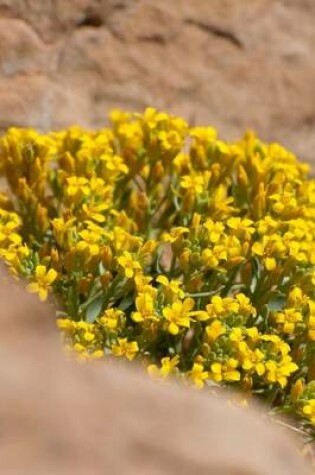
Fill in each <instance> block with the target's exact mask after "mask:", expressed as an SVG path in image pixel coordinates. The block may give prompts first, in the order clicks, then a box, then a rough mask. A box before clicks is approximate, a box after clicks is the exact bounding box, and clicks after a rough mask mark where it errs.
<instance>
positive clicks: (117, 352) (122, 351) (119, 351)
mask: <svg viewBox="0 0 315 475" xmlns="http://www.w3.org/2000/svg"><path fill="white" fill-rule="evenodd" d="M138 352H139V346H138V343H137V342H136V341H128V340H127V338H118V342H117V343H116V344H114V345H113V346H112V354H113V355H114V356H125V357H126V358H127V359H128V360H129V361H131V360H133V359H134V357H135V356H136V354H137V353H138Z"/></svg>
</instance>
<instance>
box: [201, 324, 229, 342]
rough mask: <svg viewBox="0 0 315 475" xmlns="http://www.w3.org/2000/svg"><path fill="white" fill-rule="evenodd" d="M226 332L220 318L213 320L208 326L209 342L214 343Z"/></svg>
mask: <svg viewBox="0 0 315 475" xmlns="http://www.w3.org/2000/svg"><path fill="white" fill-rule="evenodd" d="M225 333H226V328H225V326H224V325H223V324H222V322H221V321H220V320H213V322H211V324H210V325H208V326H207V327H206V335H207V341H208V343H209V344H212V343H214V342H215V341H216V340H217V339H218V338H219V337H220V336H221V335H224V334H225Z"/></svg>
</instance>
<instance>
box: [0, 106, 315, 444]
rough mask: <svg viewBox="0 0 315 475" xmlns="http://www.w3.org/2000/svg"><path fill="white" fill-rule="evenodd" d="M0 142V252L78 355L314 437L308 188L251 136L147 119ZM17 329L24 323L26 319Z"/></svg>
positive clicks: (128, 116) (314, 258)
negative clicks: (243, 401)
mask: <svg viewBox="0 0 315 475" xmlns="http://www.w3.org/2000/svg"><path fill="white" fill-rule="evenodd" d="M110 120H111V124H112V125H111V127H110V128H104V129H101V130H97V131H89V130H83V129H82V128H80V127H70V128H68V129H66V130H62V131H60V132H53V133H48V134H40V133H38V132H36V131H35V130H31V129H16V128H11V129H9V130H8V132H7V133H6V134H5V135H4V136H3V137H2V138H1V139H0V169H1V174H2V176H4V178H5V180H6V183H7V184H8V190H7V191H3V192H2V193H1V194H0V257H1V258H2V260H4V261H5V262H6V264H7V265H8V267H9V269H10V271H11V273H12V274H13V276H14V277H15V278H19V277H22V278H24V279H26V280H27V281H28V285H27V288H28V290H29V291H30V292H34V293H37V294H38V296H39V298H40V299H41V300H42V301H44V300H46V299H47V298H49V301H50V302H51V303H52V304H54V305H55V308H56V315H57V325H58V327H59V329H60V331H61V334H62V336H63V340H64V342H65V345H66V347H67V348H69V350H70V351H71V352H73V353H75V354H76V355H77V357H78V358H79V359H81V360H95V359H105V360H106V358H107V357H109V355H112V356H113V357H115V358H121V357H123V358H127V359H128V360H136V359H138V360H140V361H141V362H142V364H143V365H144V366H145V367H146V368H147V371H148V372H149V373H150V374H151V375H154V376H158V377H160V378H163V379H166V378H168V377H169V376H172V377H173V378H177V379H178V380H180V381H182V382H184V383H185V384H189V385H192V386H194V387H197V388H210V389H211V388H212V389H215V388H216V387H217V386H227V387H232V388H235V389H237V390H239V391H241V392H242V393H243V394H244V397H245V398H250V397H251V396H256V397H259V398H260V399H261V400H263V401H265V403H266V404H267V405H268V407H270V409H271V410H273V411H280V412H281V411H282V412H286V413H289V414H291V415H292V416H293V417H294V418H296V419H297V421H298V424H300V425H301V426H302V427H303V428H304V429H305V430H306V431H308V432H309V434H310V435H311V436H312V435H313V436H314V433H315V382H314V375H315V181H314V180H311V179H309V178H308V166H307V165H305V164H303V163H300V162H299V161H298V160H297V159H296V157H295V156H294V155H293V154H292V153H291V152H289V151H288V150H286V149H285V148H283V147H282V146H280V145H278V144H265V143H263V142H261V141H260V140H259V139H258V138H257V137H256V136H255V135H254V134H253V133H252V132H248V133H246V134H245V136H244V137H243V138H242V139H241V140H240V141H237V142H233V143H227V142H224V141H222V140H220V139H219V138H218V136H217V132H216V130H215V129H213V128H212V127H189V125H188V124H187V122H186V121H185V120H183V119H181V118H178V117H173V116H170V115H168V114H166V113H163V112H158V111H156V110H155V109H153V108H148V109H146V110H145V112H144V113H143V114H133V113H127V112H122V111H118V110H114V111H112V113H111V115H110ZM25 318H27V316H25Z"/></svg>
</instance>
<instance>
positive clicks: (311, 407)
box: [303, 399, 315, 424]
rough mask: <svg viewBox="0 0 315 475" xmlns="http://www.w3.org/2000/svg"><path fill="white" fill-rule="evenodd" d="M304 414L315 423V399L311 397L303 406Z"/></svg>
mask: <svg viewBox="0 0 315 475" xmlns="http://www.w3.org/2000/svg"><path fill="white" fill-rule="evenodd" d="M303 414H304V415H305V416H306V417H307V419H309V420H310V421H311V423H312V424H315V399H309V400H308V401H307V403H306V404H305V405H304V406H303Z"/></svg>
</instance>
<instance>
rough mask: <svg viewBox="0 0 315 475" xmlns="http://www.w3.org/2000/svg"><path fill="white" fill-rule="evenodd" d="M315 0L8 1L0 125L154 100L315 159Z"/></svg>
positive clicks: (90, 119)
mask: <svg viewBox="0 0 315 475" xmlns="http://www.w3.org/2000/svg"><path fill="white" fill-rule="evenodd" d="M314 25H315V2H314V0H299V1H297V0H251V1H250V2H249V1H248V0H238V1H237V2H236V1H235V0H212V1H211V2H210V1H209V0H194V1H187V0H173V1H171V2H170V1H169V0H159V1H158V2H157V1H155V0H71V1H70V0H41V1H38V0H0V129H2V130H3V129H5V128H6V127H8V126H10V125H12V124H14V125H21V126H25V125H29V126H34V127H37V128H41V129H44V130H47V129H50V128H59V127H63V126H66V125H69V124H72V123H79V124H82V125H85V126H100V125H102V124H104V121H105V120H106V114H107V112H108V111H109V109H110V108H112V107H117V106H119V107H124V108H128V109H135V110H139V109H143V108H144V107H145V106H147V105H153V106H156V107H158V108H163V109H166V110H167V111H171V112H174V113H176V114H182V115H183V116H185V117H186V118H187V119H189V120H190V121H191V122H192V123H212V124H213V125H215V126H217V127H218V128H219V129H220V131H221V135H222V136H223V137H224V138H227V139H234V138H236V137H238V136H239V135H240V134H241V133H242V132H243V131H244V130H245V129H246V128H254V129H256V130H257V131H258V133H259V134H260V135H261V136H262V137H263V138H264V139H265V140H276V141H281V142H283V143H284V144H286V145H287V146H288V147H290V148H291V149H292V150H293V151H295V152H296V153H297V154H298V155H299V156H300V157H301V158H302V159H304V160H310V161H311V160H314V163H315V152H314V150H315V86H314V85H315V61H314V47H315V28H314Z"/></svg>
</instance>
